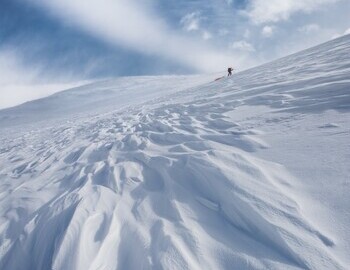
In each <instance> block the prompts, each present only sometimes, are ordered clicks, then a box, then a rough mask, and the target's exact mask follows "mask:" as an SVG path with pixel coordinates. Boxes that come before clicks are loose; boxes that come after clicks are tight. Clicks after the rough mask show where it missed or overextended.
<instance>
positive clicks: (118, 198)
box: [0, 36, 350, 270]
mask: <svg viewBox="0 0 350 270" xmlns="http://www.w3.org/2000/svg"><path fill="white" fill-rule="evenodd" d="M214 79H215V75H205V76H163V77H162V76H161V77H129V78H119V79H115V80H110V81H103V82H96V83H93V84H89V85H86V86H82V87H78V88H75V89H70V90H67V91H64V92H60V93H57V94H55V95H52V96H50V97H48V98H44V99H40V100H36V101H33V102H29V103H26V104H23V105H21V106H17V107H14V108H11V109H6V110H2V111H0V125H1V131H0V245H1V247H0V269H11V270H16V269H35V270H37V269H62V270H67V269H82V270H85V269H121V270H125V269H318V270H319V269H349V266H350V259H349V258H350V256H349V255H350V254H349V250H350V244H349V242H350V229H349V227H348V226H349V225H350V213H349V207H350V199H349V198H350V195H349V194H350V179H349V175H350V171H349V168H350V155H349V153H350V136H349V135H350V121H349V120H350V36H344V37H341V38H339V39H336V40H332V41H330V42H328V43H325V44H322V45H320V46H317V47H314V48H311V49H308V50H306V51H303V52H300V53H297V54H294V55H291V56H288V57H285V58H283V59H280V60H277V61H274V62H272V63H269V64H266V65H263V66H261V67H257V68H254V69H251V70H247V71H244V72H240V73H237V74H235V75H234V76H232V77H230V78H223V79H221V80H219V81H215V82H214Z"/></svg>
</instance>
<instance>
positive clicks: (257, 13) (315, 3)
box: [244, 0, 338, 24]
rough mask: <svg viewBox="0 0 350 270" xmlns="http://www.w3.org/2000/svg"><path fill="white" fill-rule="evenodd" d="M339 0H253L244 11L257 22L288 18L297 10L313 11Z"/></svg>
mask: <svg viewBox="0 0 350 270" xmlns="http://www.w3.org/2000/svg"><path fill="white" fill-rule="evenodd" d="M337 1H338V0H269V1H266V0H251V2H250V4H249V6H248V9H247V10H246V11H244V14H245V15H247V16H248V17H249V18H250V19H251V20H252V21H253V22H254V23H255V24H262V23H266V22H278V21H282V20H287V19H289V17H290V16H291V15H292V14H294V13H296V12H306V13H308V12H311V11H314V10H316V9H318V8H319V7H320V6H323V5H326V4H331V3H334V2H337Z"/></svg>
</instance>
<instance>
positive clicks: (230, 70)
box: [227, 67, 233, 76]
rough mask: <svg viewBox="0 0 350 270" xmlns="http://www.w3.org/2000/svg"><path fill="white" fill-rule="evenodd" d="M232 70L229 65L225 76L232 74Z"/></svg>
mask: <svg viewBox="0 0 350 270" xmlns="http://www.w3.org/2000/svg"><path fill="white" fill-rule="evenodd" d="M232 71H233V68H232V67H229V68H228V69H227V72H228V75H227V76H231V75H232Z"/></svg>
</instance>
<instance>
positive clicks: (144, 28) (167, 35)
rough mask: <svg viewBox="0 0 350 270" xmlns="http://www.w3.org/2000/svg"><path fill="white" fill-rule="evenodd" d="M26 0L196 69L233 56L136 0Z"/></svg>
mask: <svg viewBox="0 0 350 270" xmlns="http://www.w3.org/2000/svg"><path fill="white" fill-rule="evenodd" d="M27 1H30V2H33V3H35V4H37V5H39V6H41V7H43V8H45V9H46V10H49V11H50V13H52V14H53V15H54V16H56V17H58V18H60V19H62V20H64V21H66V22H68V23H70V24H72V25H74V26H76V27H80V28H81V29H82V30H83V31H86V32H88V33H89V34H91V35H93V36H95V37H97V38H100V39H102V40H104V41H106V42H108V43H110V44H114V45H121V46H125V47H127V48H129V49H133V50H135V51H138V52H141V53H144V54H149V55H155V56H158V57H163V58H166V59H169V60H171V61H174V62H177V63H181V64H183V65H187V66H190V67H192V68H194V69H196V70H198V71H204V72H210V71H214V70H218V69H222V68H223V67H225V66H226V65H227V64H228V63H229V62H230V58H232V57H233V55H232V54H230V53H229V52H222V51H220V50H217V49H215V48H213V47H210V46H208V45H206V44H204V43H203V42H200V41H199V40H197V39H195V38H189V37H188V36H184V35H181V33H180V32H179V31H176V30H174V29H171V28H170V27H169V26H168V25H167V23H166V22H165V21H164V20H162V19H161V18H159V16H157V14H155V13H154V12H153V11H152V9H151V8H150V7H149V6H147V5H146V4H142V3H140V2H139V1H136V0H119V1H113V0H99V1H98V0H75V1H70V0H52V1H44V0H27ZM195 15H196V14H194V15H193V16H191V18H190V17H188V22H189V24H188V25H187V28H188V29H189V30H195V29H196V27H197V23H198V22H196V16H195ZM193 20H194V21H193ZM185 21H187V20H185ZM206 37H207V38H208V35H206ZM200 40H202V39H200ZM235 59H237V61H238V62H240V63H241V64H242V65H243V61H242V60H243V59H242V57H239V56H235ZM240 59H241V60H240Z"/></svg>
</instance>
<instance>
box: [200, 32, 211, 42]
mask: <svg viewBox="0 0 350 270" xmlns="http://www.w3.org/2000/svg"><path fill="white" fill-rule="evenodd" d="M212 37H213V36H212V34H211V33H210V32H208V31H203V33H202V38H203V39H204V40H208V39H211V38H212Z"/></svg>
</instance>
